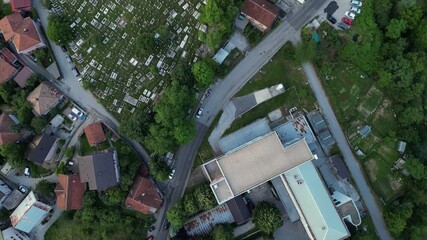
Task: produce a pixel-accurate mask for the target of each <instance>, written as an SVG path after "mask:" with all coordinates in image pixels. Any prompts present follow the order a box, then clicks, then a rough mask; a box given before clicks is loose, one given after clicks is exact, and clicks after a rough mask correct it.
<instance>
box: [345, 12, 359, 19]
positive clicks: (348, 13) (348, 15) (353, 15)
mask: <svg viewBox="0 0 427 240" xmlns="http://www.w3.org/2000/svg"><path fill="white" fill-rule="evenodd" d="M345 15H346V16H347V17H349V18H350V19H352V20H354V18H355V17H356V14H355V13H354V12H350V11H346V12H345Z"/></svg>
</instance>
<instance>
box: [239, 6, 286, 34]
mask: <svg viewBox="0 0 427 240" xmlns="http://www.w3.org/2000/svg"><path fill="white" fill-rule="evenodd" d="M279 10H280V9H279V8H278V7H277V6H275V5H274V4H271V3H270V2H268V1H266V0H245V3H244V5H243V7H242V9H241V10H240V11H241V12H242V13H243V14H245V15H247V16H249V17H251V18H253V19H255V20H257V21H258V22H260V23H261V24H263V25H264V26H266V27H267V28H271V26H273V23H274V20H275V19H276V17H277V15H278V14H279Z"/></svg>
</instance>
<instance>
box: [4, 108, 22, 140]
mask: <svg viewBox="0 0 427 240" xmlns="http://www.w3.org/2000/svg"><path fill="white" fill-rule="evenodd" d="M15 124H16V123H15V122H14V121H13V119H12V118H11V117H10V116H9V115H8V114H7V113H2V114H1V115H0V145H3V144H6V143H15V142H17V141H19V140H20V139H21V138H22V134H21V133H17V132H15V131H13V130H12V127H13V125H15Z"/></svg>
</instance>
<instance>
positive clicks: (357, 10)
mask: <svg viewBox="0 0 427 240" xmlns="http://www.w3.org/2000/svg"><path fill="white" fill-rule="evenodd" d="M350 11H351V12H354V13H357V14H360V12H361V10H360V8H357V7H351V9H350Z"/></svg>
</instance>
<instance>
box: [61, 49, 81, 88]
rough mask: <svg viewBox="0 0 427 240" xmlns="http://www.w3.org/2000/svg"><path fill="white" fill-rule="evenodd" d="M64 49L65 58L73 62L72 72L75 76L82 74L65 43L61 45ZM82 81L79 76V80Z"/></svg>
mask: <svg viewBox="0 0 427 240" xmlns="http://www.w3.org/2000/svg"><path fill="white" fill-rule="evenodd" d="M61 49H62V51H63V52H64V53H65V59H66V60H67V62H68V63H70V64H72V67H71V72H72V73H73V74H74V76H75V77H79V76H80V72H79V70H77V68H76V66H75V65H74V63H73V60H72V59H71V57H70V55H69V54H68V53H66V52H67V47H65V46H64V45H62V46H61ZM80 81H81V78H79V82H80Z"/></svg>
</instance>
